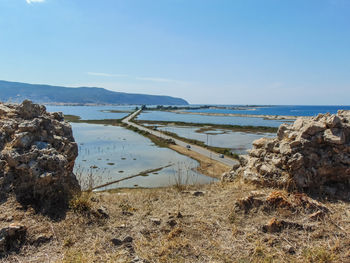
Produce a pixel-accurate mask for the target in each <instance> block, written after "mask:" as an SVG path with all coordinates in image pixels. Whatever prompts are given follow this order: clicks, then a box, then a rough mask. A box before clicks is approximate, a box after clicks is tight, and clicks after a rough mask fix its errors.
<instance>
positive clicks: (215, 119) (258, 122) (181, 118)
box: [137, 111, 285, 127]
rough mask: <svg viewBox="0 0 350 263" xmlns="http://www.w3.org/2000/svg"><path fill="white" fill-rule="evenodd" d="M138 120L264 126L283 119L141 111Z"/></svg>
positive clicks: (275, 124) (274, 123)
mask: <svg viewBox="0 0 350 263" xmlns="http://www.w3.org/2000/svg"><path fill="white" fill-rule="evenodd" d="M137 119H138V120H149V121H174V122H175V121H176V122H186V123H211V124H227V125H241V126H265V127H279V126H280V125H281V124H282V123H284V122H285V121H281V120H265V119H263V118H255V117H233V116H207V115H195V114H181V113H175V112H166V111H143V112H142V113H141V114H140V115H139V116H138V117H137Z"/></svg>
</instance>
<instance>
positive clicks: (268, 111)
mask: <svg viewBox="0 0 350 263" xmlns="http://www.w3.org/2000/svg"><path fill="white" fill-rule="evenodd" d="M227 107H233V106H227ZM237 107H239V106H237ZM241 107H242V106H241ZM338 110H350V106H270V107H242V109H239V110H237V109H199V110H187V111H188V112H203V113H226V114H227V113H235V114H236V113H237V114H255V115H284V116H316V115H317V114H319V113H327V112H329V113H331V114H335V113H337V111H338Z"/></svg>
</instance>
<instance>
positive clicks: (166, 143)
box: [121, 123, 174, 148]
mask: <svg viewBox="0 0 350 263" xmlns="http://www.w3.org/2000/svg"><path fill="white" fill-rule="evenodd" d="M121 126H122V127H124V128H126V129H128V130H131V131H133V132H136V133H138V134H141V135H143V136H145V137H147V138H149V139H150V140H151V141H152V142H153V143H154V144H155V145H157V146H159V147H162V148H168V147H169V145H170V144H174V142H173V141H172V140H167V139H163V138H159V137H157V136H155V135H153V134H150V133H149V132H147V131H144V130H140V129H138V128H137V127H134V126H130V125H127V124H125V123H123V124H122V125H121Z"/></svg>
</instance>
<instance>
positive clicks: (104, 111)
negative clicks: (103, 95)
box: [46, 105, 136, 120]
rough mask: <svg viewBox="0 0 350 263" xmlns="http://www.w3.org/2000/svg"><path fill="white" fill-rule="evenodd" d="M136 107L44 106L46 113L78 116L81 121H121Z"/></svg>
mask: <svg viewBox="0 0 350 263" xmlns="http://www.w3.org/2000/svg"><path fill="white" fill-rule="evenodd" d="M135 107H136V106H133V105H128V106H51V105H49V106H46V109H47V111H49V112H56V111H61V112H63V114H65V115H75V116H80V117H81V119H82V120H104V119H122V118H124V117H125V116H127V115H129V114H130V113H131V112H132V111H134V110H135ZM111 111H115V112H111Z"/></svg>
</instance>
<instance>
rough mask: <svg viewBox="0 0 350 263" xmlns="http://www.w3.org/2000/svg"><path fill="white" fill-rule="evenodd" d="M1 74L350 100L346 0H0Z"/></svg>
mask: <svg viewBox="0 0 350 263" xmlns="http://www.w3.org/2000/svg"><path fill="white" fill-rule="evenodd" d="M0 79H1V80H8V81H19V82H27V83H36V84H39V83H40V84H51V85H64V86H70V87H78V86H91V87H103V88H107V89H110V90H114V91H121V92H130V93H143V94H159V95H170V96H175V97H182V98H184V99H186V100H187V101H189V102H190V103H192V104H264V105H266V104H274V105H284V104H286V105H349V104H350V0H98V1H97V0H0Z"/></svg>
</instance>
